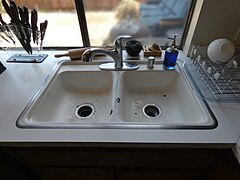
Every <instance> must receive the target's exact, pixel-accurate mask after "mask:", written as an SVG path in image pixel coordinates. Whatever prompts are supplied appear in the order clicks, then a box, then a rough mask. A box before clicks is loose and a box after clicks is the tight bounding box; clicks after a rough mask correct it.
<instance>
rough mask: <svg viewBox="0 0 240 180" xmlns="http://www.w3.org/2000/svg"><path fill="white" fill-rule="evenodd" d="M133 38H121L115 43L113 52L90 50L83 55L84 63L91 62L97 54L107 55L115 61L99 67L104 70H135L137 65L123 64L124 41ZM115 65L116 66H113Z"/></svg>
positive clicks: (99, 49)
mask: <svg viewBox="0 0 240 180" xmlns="http://www.w3.org/2000/svg"><path fill="white" fill-rule="evenodd" d="M130 37H131V36H127V35H126V36H119V37H118V38H116V39H115V41H114V46H113V49H112V50H107V49H103V48H90V49H87V50H86V51H84V53H83V54H82V58H81V59H82V61H84V62H91V61H92V60H93V58H94V56H95V55H96V54H105V55H108V56H110V57H111V58H112V59H113V60H114V64H113V63H105V64H101V65H100V66H99V68H100V69H102V70H134V69H137V68H138V65H137V64H135V63H123V39H127V38H130ZM113 65H114V66H113ZM130 66H131V67H130Z"/></svg>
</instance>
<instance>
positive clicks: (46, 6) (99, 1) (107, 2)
mask: <svg viewBox="0 0 240 180" xmlns="http://www.w3.org/2000/svg"><path fill="white" fill-rule="evenodd" d="M120 1H121V0H85V1H84V6H85V9H90V10H94V9H112V8H113V7H115V6H116V5H117V4H118V3H119V2H120ZM15 2H16V4H17V5H18V6H26V7H28V8H30V9H33V8H36V9H42V10H51V11H52V10H73V9H75V2H74V0H15Z"/></svg>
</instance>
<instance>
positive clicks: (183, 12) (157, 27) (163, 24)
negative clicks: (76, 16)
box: [84, 0, 191, 46]
mask: <svg viewBox="0 0 240 180" xmlns="http://www.w3.org/2000/svg"><path fill="white" fill-rule="evenodd" d="M190 5H191V0H84V6H85V12H86V19H87V25H88V32H89V38H90V42H91V45H109V44H111V43H113V41H114V39H115V38H116V37H118V36H119V35H131V36H132V38H133V39H137V40H139V41H141V42H142V43H143V44H149V43H158V44H159V45H161V46H165V45H167V44H168V43H169V40H168V39H167V37H173V35H174V34H178V38H177V44H178V45H179V44H180V41H181V38H182V35H183V30H184V26H185V23H186V20H187V16H188V13H189V9H190Z"/></svg>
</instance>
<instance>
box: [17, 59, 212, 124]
mask: <svg viewBox="0 0 240 180" xmlns="http://www.w3.org/2000/svg"><path fill="white" fill-rule="evenodd" d="M99 64H100V62H98V61H95V62H91V63H84V62H70V61H65V62H61V63H59V65H58V67H57V68H56V69H55V70H54V72H53V74H52V75H50V76H49V77H48V79H47V80H46V81H45V83H44V84H43V85H42V87H41V88H40V89H39V91H38V92H37V93H36V94H35V96H34V97H33V98H32V100H31V101H30V102H29V104H28V105H27V106H26V108H25V109H24V110H23V112H22V114H21V115H20V116H19V118H18V120H17V123H16V125H17V126H18V127H19V128H63V129H64V128H153V129H213V128H215V127H216V126H217V120H216V118H215V117H214V115H213V114H212V113H211V112H209V111H210V108H209V107H208V104H207V103H206V102H205V101H204V100H202V99H201V98H199V97H198V96H197V95H196V94H195V93H194V92H193V91H192V89H191V86H190V84H189V83H188V81H187V79H186V77H185V75H184V74H183V72H182V71H181V65H180V63H178V64H177V66H176V69H175V70H174V71H167V70H164V69H163V68H162V64H161V63H157V64H155V66H154V69H150V70H149V69H147V67H146V63H144V62H139V69H138V70H135V71H101V70H99V67H98V66H99Z"/></svg>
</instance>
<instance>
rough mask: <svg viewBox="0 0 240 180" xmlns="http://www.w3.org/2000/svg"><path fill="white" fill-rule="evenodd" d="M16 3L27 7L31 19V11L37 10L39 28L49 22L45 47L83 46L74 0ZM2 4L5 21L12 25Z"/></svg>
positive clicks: (17, 0) (40, 0) (22, 0)
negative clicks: (41, 24)
mask: <svg viewBox="0 0 240 180" xmlns="http://www.w3.org/2000/svg"><path fill="white" fill-rule="evenodd" d="M15 3H16V4H17V5H18V6H20V7H23V6H26V7H27V8H28V9H29V17H30V18H31V15H30V14H31V13H30V11H31V10H33V9H36V10H37V12H38V28H39V24H40V22H43V21H45V20H48V27H47V30H46V34H45V38H44V47H53V46H54V47H69V46H70V47H71V46H83V43H82V37H81V31H80V27H79V22H78V16H77V12H76V8H75V2H74V0H50V1H49V0H15ZM0 4H1V6H0V7H1V8H0V11H1V14H2V16H3V19H4V21H6V22H7V23H10V17H9V15H8V14H7V13H6V11H5V10H4V8H3V7H2V3H1V2H0ZM18 45H19V43H18Z"/></svg>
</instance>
